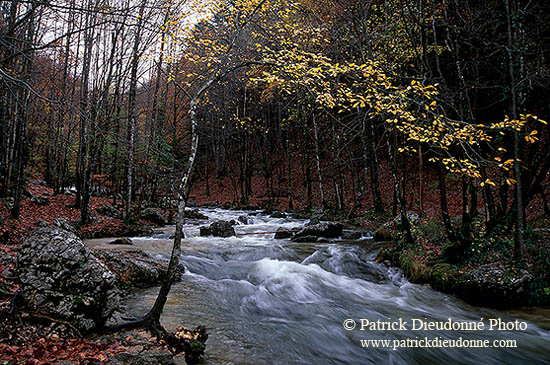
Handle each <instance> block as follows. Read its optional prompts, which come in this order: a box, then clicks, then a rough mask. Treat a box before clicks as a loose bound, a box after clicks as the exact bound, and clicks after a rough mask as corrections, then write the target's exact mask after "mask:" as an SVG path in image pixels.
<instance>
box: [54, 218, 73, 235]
mask: <svg viewBox="0 0 550 365" xmlns="http://www.w3.org/2000/svg"><path fill="white" fill-rule="evenodd" d="M53 225H54V226H55V227H58V228H61V229H63V230H65V231H69V232H71V233H74V234H76V235H77V236H78V231H77V229H76V228H75V227H74V226H73V225H72V224H71V223H70V222H69V221H68V220H67V218H55V219H54V220H53Z"/></svg>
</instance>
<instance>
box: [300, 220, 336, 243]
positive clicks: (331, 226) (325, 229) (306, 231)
mask: <svg viewBox="0 0 550 365" xmlns="http://www.w3.org/2000/svg"><path fill="white" fill-rule="evenodd" d="M342 228H343V227H342V223H338V222H326V223H319V224H314V225H312V226H306V227H304V228H302V229H301V230H299V231H298V232H296V234H295V235H294V237H292V240H293V241H295V242H299V241H297V239H299V238H301V237H305V236H313V237H315V238H317V237H325V238H338V237H340V235H341V234H342ZM302 242H303V241H302Z"/></svg>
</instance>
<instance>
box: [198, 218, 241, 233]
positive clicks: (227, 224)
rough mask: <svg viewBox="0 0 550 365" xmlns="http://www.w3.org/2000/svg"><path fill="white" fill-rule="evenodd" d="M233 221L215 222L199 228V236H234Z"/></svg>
mask: <svg viewBox="0 0 550 365" xmlns="http://www.w3.org/2000/svg"><path fill="white" fill-rule="evenodd" d="M234 225H235V221H233V220H231V221H216V222H213V223H212V224H210V225H209V226H203V227H200V235H201V236H203V237H204V236H214V237H231V236H235V228H233V226H234Z"/></svg>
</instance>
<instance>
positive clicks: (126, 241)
mask: <svg viewBox="0 0 550 365" xmlns="http://www.w3.org/2000/svg"><path fill="white" fill-rule="evenodd" d="M109 244H110V245H133V244H134V243H133V242H132V240H131V239H129V238H127V237H120V238H117V239H116V240H114V241H111V242H109Z"/></svg>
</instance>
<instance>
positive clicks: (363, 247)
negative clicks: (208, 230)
mask: <svg viewBox="0 0 550 365" xmlns="http://www.w3.org/2000/svg"><path fill="white" fill-rule="evenodd" d="M201 212H202V213H204V214H206V215H207V216H208V217H209V218H210V220H209V221H211V220H215V219H223V220H230V219H237V217H238V216H240V215H243V214H246V213H247V212H242V211H227V210H221V209H201ZM249 219H250V220H251V224H249V225H238V226H236V227H235V228H236V231H237V233H247V232H248V233H250V232H273V231H275V230H277V228H278V227H284V228H294V227H300V226H302V225H304V223H305V221H303V220H296V219H286V218H284V219H283V218H279V219H275V218H269V217H266V216H262V215H255V216H250V217H249ZM204 224H207V222H206V221H205V222H204ZM184 230H185V236H186V238H185V240H184V241H183V242H182V255H181V262H182V263H183V264H184V265H185V268H186V273H185V274H184V275H183V280H182V281H181V282H178V283H175V284H174V286H173V288H172V291H171V293H170V296H169V299H168V302H167V304H166V308H165V311H164V314H163V317H162V321H163V323H164V325H165V326H166V327H167V328H168V329H171V330H172V329H174V328H176V327H177V326H179V325H185V326H186V327H195V326H198V325H201V324H202V325H205V326H206V327H207V329H208V332H209V336H210V337H209V340H208V341H207V349H206V353H207V356H206V358H205V360H204V362H205V363H206V364H550V351H549V349H550V332H549V331H548V330H549V329H550V319H549V318H548V314H549V313H550V311H548V310H546V309H540V308H531V309H522V310H518V311H497V310H493V309H488V308H480V307H474V306H471V305H468V304H466V303H465V302H463V301H462V300H459V299H457V298H456V297H454V296H451V295H446V294H442V293H439V292H437V291H434V290H432V289H431V288H430V287H428V286H422V285H415V284H411V283H409V282H408V281H407V280H406V279H404V278H403V277H402V275H401V273H400V271H399V270H395V269H388V268H387V267H386V266H384V265H382V264H378V263H375V262H374V257H375V256H376V253H377V250H378V248H379V245H378V244H377V243H375V242H373V241H372V240H368V239H363V240H360V241H356V242H345V241H342V240H334V241H333V242H330V243H311V244H310V243H293V242H291V241H289V240H275V239H273V234H260V235H242V236H237V237H230V238H217V237H199V236H198V235H199V229H198V226H197V225H186V226H185V227H184ZM164 232H165V233H164V234H157V235H154V236H153V237H149V238H132V240H133V241H134V246H133V248H140V249H143V250H145V251H147V252H149V253H151V254H153V255H156V256H160V257H164V258H168V255H169V250H170V248H171V244H172V241H171V240H170V239H168V237H169V236H170V234H171V232H173V227H165V229H164ZM108 241H109V240H108V239H97V240H88V241H87V244H88V245H90V246H103V245H105V243H106V242H108ZM105 246H106V245H105ZM157 292H158V288H152V289H147V290H142V291H139V292H136V293H135V294H133V295H132V296H131V297H130V298H129V299H128V300H127V301H126V303H125V306H126V307H127V308H128V309H129V310H130V311H131V312H133V313H136V312H137V313H139V312H145V311H147V310H148V309H149V308H150V306H151V305H152V303H153V301H154V299H155V297H156V294H157ZM399 318H402V320H403V321H408V323H411V322H410V321H411V319H413V318H416V319H422V320H424V321H447V320H448V318H452V320H453V321H455V322H460V321H479V320H480V318H484V319H485V320H487V319H488V318H502V320H503V321H515V320H516V319H519V320H521V321H525V322H526V323H527V329H526V330H522V331H495V330H493V331H488V330H483V331H428V330H419V331H391V330H390V331H388V330H374V331H368V330H365V331H360V330H359V327H360V326H359V325H358V326H357V328H355V329H354V330H350V331H349V330H346V329H344V327H343V323H344V321H345V320H346V319H354V320H355V321H356V322H357V323H358V324H360V319H368V320H369V321H377V320H380V321H397V320H398V319H399ZM486 323H487V322H486ZM426 337H427V338H429V339H433V338H436V337H438V338H440V339H442V340H444V339H458V338H459V337H462V338H464V339H478V340H489V341H490V343H492V342H493V341H494V340H495V339H497V340H500V339H502V340H515V341H516V343H517V348H399V349H397V350H393V349H392V348H372V347H371V348H364V347H362V345H361V340H365V339H367V340H368V339H374V340H376V339H386V340H390V341H391V343H392V344H393V343H394V341H401V340H406V339H423V338H426Z"/></svg>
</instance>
